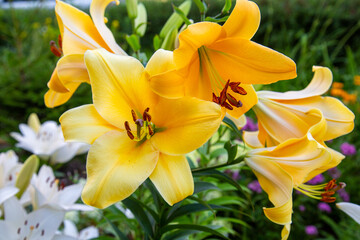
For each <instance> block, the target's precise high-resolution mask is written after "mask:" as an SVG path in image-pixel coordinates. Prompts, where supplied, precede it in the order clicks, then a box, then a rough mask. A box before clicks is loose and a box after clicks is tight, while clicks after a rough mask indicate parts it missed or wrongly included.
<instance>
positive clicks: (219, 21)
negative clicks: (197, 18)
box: [205, 16, 229, 23]
mask: <svg viewBox="0 0 360 240" xmlns="http://www.w3.org/2000/svg"><path fill="white" fill-rule="evenodd" d="M228 18H229V16H225V17H222V18H213V17H206V18H205V21H207V22H215V23H222V22H226V20H227V19H228Z"/></svg>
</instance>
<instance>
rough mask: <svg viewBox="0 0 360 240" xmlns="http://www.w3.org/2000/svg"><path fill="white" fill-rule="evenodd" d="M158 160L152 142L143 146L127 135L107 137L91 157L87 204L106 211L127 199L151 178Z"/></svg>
mask: <svg viewBox="0 0 360 240" xmlns="http://www.w3.org/2000/svg"><path fill="white" fill-rule="evenodd" d="M158 158H159V152H158V151H156V150H155V149H154V148H153V147H152V145H151V143H150V142H149V141H145V142H144V143H142V144H140V145H139V143H138V142H136V141H132V140H130V139H129V137H128V136H127V134H126V133H124V132H118V131H111V132H107V133H105V134H104V135H102V136H101V137H99V138H98V139H97V140H96V141H95V142H94V143H93V145H92V146H91V148H90V151H89V154H88V158H87V165H86V170H87V182H86V185H85V187H84V190H83V193H82V199H83V201H84V202H85V203H86V204H88V205H91V206H94V207H97V208H105V207H107V206H109V205H111V204H113V203H115V202H118V201H121V200H123V199H125V198H127V197H128V196H130V195H131V194H132V193H133V192H134V191H135V190H136V189H137V188H138V187H139V185H140V184H142V183H143V182H144V181H145V180H146V179H147V178H148V177H149V176H150V174H151V173H152V172H153V170H154V169H155V166H156V163H157V161H158Z"/></svg>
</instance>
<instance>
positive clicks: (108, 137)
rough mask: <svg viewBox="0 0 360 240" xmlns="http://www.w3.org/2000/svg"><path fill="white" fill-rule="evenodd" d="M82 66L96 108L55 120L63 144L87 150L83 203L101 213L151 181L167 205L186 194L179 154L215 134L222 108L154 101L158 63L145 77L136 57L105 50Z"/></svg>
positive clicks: (187, 173)
mask: <svg viewBox="0 0 360 240" xmlns="http://www.w3.org/2000/svg"><path fill="white" fill-rule="evenodd" d="M85 63H86V66H87V69H88V71H89V76H90V81H91V87H92V94H93V102H94V103H93V104H91V105H84V106H80V107H78V108H75V109H71V110H69V111H67V112H65V113H64V114H63V115H62V116H61V118H60V122H61V125H62V129H63V132H64V136H65V139H66V140H68V141H83V142H87V143H89V144H92V146H91V148H90V150H89V154H88V158H87V183H86V185H85V187H84V190H83V193H82V198H83V200H84V202H85V203H86V204H89V205H92V206H95V207H98V208H105V207H107V206H109V205H111V204H113V203H115V202H117V201H120V200H122V199H124V198H126V197H128V196H129V195H131V194H132V193H133V192H134V191H135V190H136V189H137V187H138V186H139V185H140V184H141V183H142V182H144V181H145V180H146V179H147V178H148V177H149V178H150V180H151V181H152V182H153V183H154V185H155V186H156V188H157V189H158V190H159V192H160V194H161V195H162V197H163V198H164V199H165V201H166V202H167V203H168V204H170V205H173V204H174V203H176V202H178V201H180V200H182V199H184V198H185V197H187V196H189V195H191V194H192V193H193V190H194V184H193V179H192V174H191V170H190V167H189V165H188V162H187V160H186V158H185V155H184V154H186V153H188V152H191V151H193V150H195V149H197V148H198V147H200V146H201V145H203V144H204V143H205V142H206V141H207V140H208V139H209V138H210V137H211V136H212V134H213V133H214V132H215V131H216V130H217V129H218V127H219V125H220V123H221V121H222V118H223V116H224V115H225V112H224V111H223V110H222V109H221V107H220V106H218V105H217V104H215V103H212V102H207V101H203V100H200V99H197V98H193V97H184V98H181V99H173V100H171V99H165V98H162V97H159V96H158V95H156V94H155V93H153V92H152V91H151V89H150V87H149V85H148V77H149V72H154V71H156V68H157V65H151V64H150V65H148V66H147V68H146V70H147V71H145V69H144V67H143V66H142V64H141V63H140V62H139V61H138V60H136V59H135V58H132V57H128V56H119V55H115V54H111V53H109V52H107V51H105V50H103V49H101V50H93V51H87V52H86V53H85ZM129 69H131V71H129Z"/></svg>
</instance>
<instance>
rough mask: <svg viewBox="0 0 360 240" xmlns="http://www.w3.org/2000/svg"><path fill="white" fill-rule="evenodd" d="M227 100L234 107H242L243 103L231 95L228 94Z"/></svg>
mask: <svg viewBox="0 0 360 240" xmlns="http://www.w3.org/2000/svg"><path fill="white" fill-rule="evenodd" d="M226 98H227V100H228V101H229V103H230V104H231V105H233V106H234V107H237V108H238V107H242V102H241V101H240V100H239V101H238V100H236V98H234V97H233V96H231V94H230V93H226Z"/></svg>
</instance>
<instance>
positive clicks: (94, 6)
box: [90, 0, 127, 55]
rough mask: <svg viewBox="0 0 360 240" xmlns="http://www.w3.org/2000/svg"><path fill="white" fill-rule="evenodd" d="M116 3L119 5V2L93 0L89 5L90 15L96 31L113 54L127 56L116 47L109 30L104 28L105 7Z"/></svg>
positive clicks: (116, 0) (117, 0)
mask: <svg viewBox="0 0 360 240" xmlns="http://www.w3.org/2000/svg"><path fill="white" fill-rule="evenodd" d="M111 2H116V5H119V3H120V1H119V0H115V1H114V0H93V1H92V2H91V5H90V15H91V17H92V20H93V21H94V25H95V27H96V29H97V30H98V31H99V33H100V35H101V36H102V38H103V39H104V41H105V42H106V44H107V46H109V48H110V49H111V50H112V52H113V53H116V54H121V55H127V54H126V52H125V51H124V50H123V49H122V48H121V47H120V46H119V45H117V43H116V41H115V38H114V36H113V34H112V33H111V31H110V30H109V28H107V27H106V25H105V22H104V14H105V9H106V7H107V6H108V5H109V4H110V3H111Z"/></svg>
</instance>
